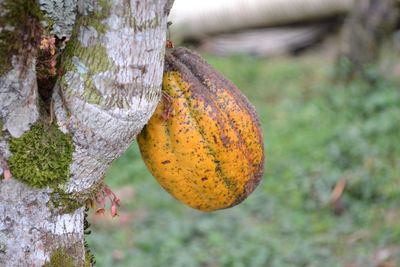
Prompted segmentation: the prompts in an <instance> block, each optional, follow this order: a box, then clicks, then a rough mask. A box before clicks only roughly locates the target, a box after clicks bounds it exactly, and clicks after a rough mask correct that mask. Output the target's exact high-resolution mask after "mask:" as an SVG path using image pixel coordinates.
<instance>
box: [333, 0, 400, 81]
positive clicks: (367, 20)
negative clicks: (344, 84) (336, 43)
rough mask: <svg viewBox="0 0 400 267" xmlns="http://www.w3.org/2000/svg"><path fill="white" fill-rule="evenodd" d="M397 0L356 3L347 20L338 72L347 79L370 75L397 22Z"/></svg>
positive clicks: (371, 0)
mask: <svg viewBox="0 0 400 267" xmlns="http://www.w3.org/2000/svg"><path fill="white" fill-rule="evenodd" d="M397 5H398V1H397V0H356V2H355V4H354V7H353V9H352V11H351V13H350V14H349V15H348V18H347V19H346V21H345V24H344V29H343V36H342V43H341V51H340V55H339V60H338V68H339V70H338V72H339V73H340V76H341V77H342V78H344V79H346V80H350V79H352V78H354V77H361V78H363V79H366V80H368V81H371V80H372V79H373V77H371V76H370V75H369V74H368V68H369V67H371V65H373V64H374V63H376V61H377V60H378V58H379V52H380V48H381V45H382V43H383V41H384V40H385V38H386V37H388V36H390V35H391V34H392V33H393V31H394V29H395V26H396V23H397V21H398V16H399V11H398V9H397Z"/></svg>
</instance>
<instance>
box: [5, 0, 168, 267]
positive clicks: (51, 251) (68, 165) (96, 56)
mask: <svg viewBox="0 0 400 267" xmlns="http://www.w3.org/2000/svg"><path fill="white" fill-rule="evenodd" d="M172 3H173V0H140V1H126V0H112V1H111V0H109V1H104V0H0V266H57V267H58V266H89V265H90V263H89V262H88V261H87V257H86V256H87V255H86V252H85V247H84V210H85V208H84V207H85V202H86V200H88V199H91V198H93V197H94V196H95V195H96V193H97V192H98V191H99V189H101V188H102V185H103V184H102V177H103V175H104V173H105V171H106V169H107V168H108V166H109V165H110V164H111V162H112V161H113V160H114V159H115V158H117V157H118V156H120V155H121V153H123V152H124V151H125V149H126V148H127V147H128V146H129V144H130V143H131V142H132V141H133V139H134V138H135V136H136V135H137V134H138V133H139V132H140V130H141V128H142V127H143V126H144V124H145V123H146V122H147V120H148V119H149V118H150V117H151V115H152V113H153V111H154V109H155V107H156V105H157V103H158V101H159V99H160V96H161V82H162V74H163V65H164V63H163V60H164V52H165V38H166V34H165V32H166V25H167V16H168V13H169V9H170V8H171V6H172ZM65 45H66V48H65V49H64V46H65ZM58 54H59V56H58V57H57V55H58ZM55 63H57V65H56V64H55ZM56 67H57V68H58V69H56ZM56 74H58V75H56ZM13 147H14V148H13ZM85 258H86V260H85Z"/></svg>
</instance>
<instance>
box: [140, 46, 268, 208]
mask: <svg viewBox="0 0 400 267" xmlns="http://www.w3.org/2000/svg"><path fill="white" fill-rule="evenodd" d="M163 94H164V96H165V97H164V98H163V100H162V101H161V102H160V104H159V105H158V106H157V109H156V111H155V113H154V115H153V116H152V118H151V119H150V121H149V122H148V124H147V125H146V126H145V127H144V128H143V131H142V132H141V133H140V134H139V136H138V143H139V148H140V151H141V154H142V157H143V160H144V162H145V164H146V165H147V167H148V168H149V170H150V172H151V173H152V174H153V176H154V177H155V178H156V179H157V181H158V182H159V183H160V184H161V186H162V187H164V188H165V189H166V190H167V191H168V192H169V193H171V194H172V195H173V196H174V197H175V198H177V199H178V200H180V201H181V202H183V203H185V204H187V205H189V206H191V207H193V208H195V209H199V210H202V211H213V210H217V209H223V208H228V207H232V206H234V205H236V204H238V203H240V202H242V201H243V200H244V199H245V198H246V197H247V196H248V195H249V194H250V193H251V192H253V190H254V189H255V187H256V186H257V185H258V183H259V182H260V179H261V177H262V174H263V166H264V146H263V139H262V132H261V128H260V124H259V121H258V118H257V115H256V113H255V109H254V107H253V106H252V105H251V104H250V103H249V101H248V100H247V98H246V97H245V96H244V95H243V94H242V93H241V92H240V91H239V90H238V89H237V88H236V86H235V85H234V84H233V83H231V82H230V81H228V80H227V79H225V78H224V77H223V76H222V75H221V74H220V73H218V72H217V71H216V70H214V69H213V68H212V67H211V66H210V65H209V64H208V63H207V62H206V61H205V60H204V59H202V58H201V57H200V56H199V55H197V54H195V53H193V52H191V51H190V50H188V49H184V48H177V49H175V50H174V51H173V52H172V53H170V54H168V55H166V62H165V69H164V78H163Z"/></svg>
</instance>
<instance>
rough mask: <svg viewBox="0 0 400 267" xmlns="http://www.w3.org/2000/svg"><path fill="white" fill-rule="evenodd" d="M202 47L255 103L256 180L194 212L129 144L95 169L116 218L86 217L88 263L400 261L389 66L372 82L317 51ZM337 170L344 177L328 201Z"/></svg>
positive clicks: (395, 99)
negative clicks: (262, 153) (280, 53)
mask: <svg viewBox="0 0 400 267" xmlns="http://www.w3.org/2000/svg"><path fill="white" fill-rule="evenodd" d="M207 59H208V60H209V62H210V63H211V64H212V65H214V66H215V67H216V68H217V69H219V70H220V71H221V72H222V73H223V74H224V75H225V76H226V77H228V78H229V79H231V80H232V81H234V82H235V83H236V84H237V85H238V87H239V88H241V89H242V91H243V92H244V93H245V94H246V95H247V96H248V98H249V99H250V101H251V102H252V103H253V104H254V105H255V106H256V108H257V110H258V114H259V116H260V119H261V123H262V126H263V129H264V138H265V148H266V156H267V158H266V172H265V177H264V181H263V183H262V184H261V185H260V186H259V188H258V189H257V190H256V191H255V193H254V194H253V195H252V196H251V197H250V198H249V199H247V200H246V201H245V202H244V203H243V204H241V205H239V206H237V207H234V208H231V209H228V210H222V211H218V212H215V213H201V212H197V211H195V210H192V209H190V208H188V207H186V206H183V205H182V204H180V203H178V202H177V201H176V200H174V199H173V198H172V197H171V196H169V195H168V194H167V193H166V192H165V191H164V190H163V189H162V188H161V187H160V186H159V185H158V184H157V182H156V181H155V180H154V179H153V178H152V177H151V175H150V174H149V172H148V171H147V170H146V167H145V165H144V163H143V162H142V161H141V159H140V154H139V153H138V149H137V147H136V144H132V146H131V147H130V148H129V150H128V151H127V152H126V153H125V155H123V156H122V157H121V158H120V159H118V160H116V161H115V163H114V165H113V166H112V168H111V169H110V170H109V172H108V174H107V179H106V182H107V183H108V184H109V185H110V187H112V188H113V189H114V191H115V192H116V193H117V194H118V195H119V196H120V197H121V198H122V205H123V207H122V209H121V212H120V216H119V219H114V220H112V219H109V218H108V217H97V216H95V217H92V219H91V221H92V227H91V228H92V233H93V234H92V235H90V236H89V237H88V242H89V245H90V247H91V248H92V250H93V252H94V254H95V257H96V260H97V266H139V267H142V266H146V267H151V266H154V267H159V266H174V267H180V266H182V267H190V266H193V267H197V266H199V267H200V266H207V267H218V266H232V267H242V266H243V267H245V266H246V267H247V266H252V267H258V266H260V267H261V266H273V267H286V266H398V265H400V245H399V244H400V210H399V203H400V179H399V170H400V144H399V132H400V123H399V118H400V105H399V103H400V90H399V89H398V86H397V84H398V81H397V80H396V79H395V78H393V77H394V76H393V75H391V73H388V72H386V73H387V74H386V75H382V76H379V75H377V76H376V79H375V80H376V82H375V84H374V85H373V86H370V85H367V84H364V83H363V82H360V81H353V82H349V83H347V84H342V83H338V82H336V81H335V79H334V70H333V68H332V67H331V66H333V62H332V60H331V59H330V57H328V56H325V55H320V54H313V55H304V56H301V57H296V58H286V57H282V58H275V59H268V60H265V59H257V58H251V57H240V56H238V57H228V58H217V57H211V56H208V57H207ZM377 73H378V72H377ZM340 179H345V180H346V181H347V185H346V187H345V190H344V193H343V195H342V197H341V199H340V203H339V204H340V205H339V207H333V206H332V204H331V203H330V196H331V192H332V190H333V188H334V186H335V185H336V183H337V182H338V181H339V180H340ZM339 213H340V214H341V215H337V214H339ZM380 264H381V265H380ZM382 264H388V265H382ZM390 264H391V265H390Z"/></svg>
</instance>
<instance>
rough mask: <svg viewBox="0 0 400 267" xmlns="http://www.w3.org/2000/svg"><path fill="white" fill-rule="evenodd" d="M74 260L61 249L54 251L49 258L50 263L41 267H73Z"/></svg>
mask: <svg viewBox="0 0 400 267" xmlns="http://www.w3.org/2000/svg"><path fill="white" fill-rule="evenodd" d="M74 263H75V262H74V258H73V257H72V256H71V255H70V254H69V253H68V251H66V250H65V249H63V248H58V249H56V250H55V251H54V252H53V253H52V254H51V257H50V261H49V262H47V263H45V264H44V265H43V267H60V266H62V267H74V266H75V264H74Z"/></svg>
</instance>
